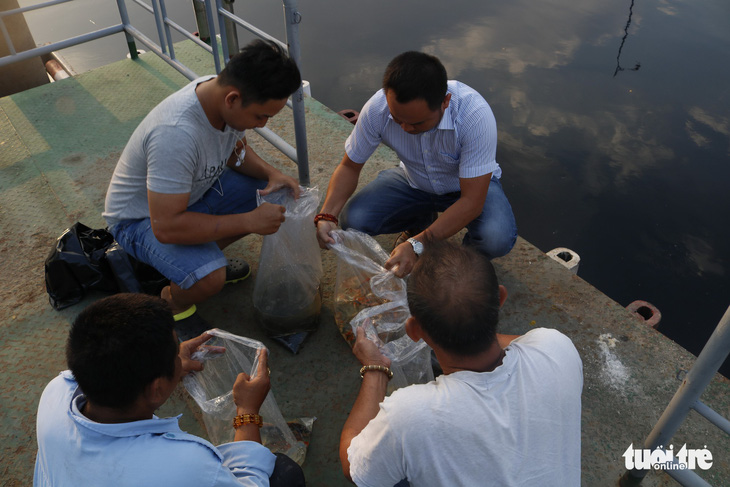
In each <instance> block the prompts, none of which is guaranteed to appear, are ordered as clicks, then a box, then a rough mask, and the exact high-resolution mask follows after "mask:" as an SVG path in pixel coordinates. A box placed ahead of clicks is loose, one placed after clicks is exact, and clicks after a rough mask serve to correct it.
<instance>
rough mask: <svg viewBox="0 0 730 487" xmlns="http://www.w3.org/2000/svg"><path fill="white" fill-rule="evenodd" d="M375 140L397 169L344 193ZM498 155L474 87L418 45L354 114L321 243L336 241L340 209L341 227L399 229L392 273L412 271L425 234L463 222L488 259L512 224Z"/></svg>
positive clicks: (510, 241)
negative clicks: (391, 156)
mask: <svg viewBox="0 0 730 487" xmlns="http://www.w3.org/2000/svg"><path fill="white" fill-rule="evenodd" d="M381 142H383V143H384V144H385V145H387V146H388V147H390V148H391V149H393V150H394V151H395V152H396V154H397V155H398V158H399V159H400V166H399V167H397V168H393V169H387V170H385V171H382V172H380V174H378V177H377V178H376V179H375V181H373V182H371V183H369V184H368V185H366V186H365V187H364V188H363V189H362V190H361V191H359V192H358V193H357V194H356V195H355V196H354V197H353V198H352V199H350V196H352V194H353V193H354V192H355V189H356V188H357V183H358V179H359V176H360V171H361V169H362V165H363V164H364V163H365V162H366V161H367V160H368V158H369V157H370V156H371V155H372V154H373V152H374V151H375V149H376V148H377V147H378V145H379V144H380V143H381ZM496 152H497V124H496V122H495V120H494V115H493V114H492V110H491V108H490V107H489V105H488V104H487V102H486V101H485V100H484V98H482V96H481V95H480V94H479V93H477V92H476V91H474V90H473V89H472V88H470V87H469V86H467V85H465V84H464V83H461V82H459V81H453V80H451V81H449V80H448V79H447V76H446V69H445V68H444V66H443V65H442V64H441V62H440V61H439V60H438V58H436V57H434V56H431V55H428V54H425V53H421V52H415V51H409V52H405V53H403V54H400V55H398V56H396V57H395V58H394V59H393V60H392V61H391V62H390V64H388V67H387V68H386V71H385V75H384V76H383V88H382V89H381V90H379V91H378V92H377V93H375V95H373V96H372V98H370V100H368V102H367V103H366V104H365V106H364V107H363V109H362V111H361V112H360V115H359V117H358V120H357V124H356V125H355V128H354V129H353V131H352V133H351V134H350V136H349V137H348V139H347V141H346V142H345V155H344V157H343V158H342V162H340V164H339V166H337V168H336V169H335V171H334V173H333V174H332V178H331V179H330V182H329V187H328V188H327V196H326V198H325V202H324V205H323V206H322V213H320V214H319V215H318V217H317V219H316V220H315V221H316V224H317V239H318V240H319V243H320V246H322V247H323V248H326V246H327V244H329V243H332V242H333V240H332V237H330V235H329V232H330V231H331V230H333V229H334V228H336V226H337V224H338V223H339V222H338V219H337V216H338V215H339V216H340V218H341V220H342V227H343V228H345V229H347V228H354V229H357V230H360V231H363V232H365V233H367V234H369V235H379V234H384V233H398V232H403V233H401V236H400V237H399V239H398V240H397V241H396V245H395V248H394V249H393V252H392V253H391V256H390V259H389V260H388V261H387V262H386V263H385V267H386V268H388V269H394V270H395V272H396V275H398V276H405V275H407V274H409V273H410V271H411V270H412V269H413V266H414V265H415V262H416V260H417V258H418V255H420V253H421V252H422V251H423V248H424V245H428V242H429V241H432V240H444V239H447V238H449V237H451V236H453V235H455V234H456V233H458V232H459V231H461V230H462V229H463V228H465V227H466V230H467V232H466V235H465V237H464V241H463V243H464V244H466V245H472V246H474V247H475V248H476V249H477V250H479V251H480V252H481V253H483V254H485V255H486V256H487V257H489V258H494V257H500V256H502V255H505V254H507V253H508V252H509V251H510V250H511V249H512V247H513V246H514V243H515V240H516V238H517V226H516V224H515V218H514V214H513V213H512V207H511V206H510V204H509V201H508V200H507V197H506V196H505V194H504V191H503V190H502V185H501V183H500V177H501V175H502V170H501V168H500V167H499V164H497V161H496ZM348 200H350V201H349V203H348ZM346 203H347V205H346ZM340 212H342V214H341V215H340Z"/></svg>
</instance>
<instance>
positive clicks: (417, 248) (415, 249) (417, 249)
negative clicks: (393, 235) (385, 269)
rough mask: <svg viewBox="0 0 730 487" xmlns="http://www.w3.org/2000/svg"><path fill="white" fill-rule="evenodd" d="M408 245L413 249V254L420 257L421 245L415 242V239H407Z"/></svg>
mask: <svg viewBox="0 0 730 487" xmlns="http://www.w3.org/2000/svg"><path fill="white" fill-rule="evenodd" d="M408 243H410V244H411V247H413V252H415V253H416V255H421V254H422V253H423V244H422V243H421V242H419V241H418V240H416V239H415V238H409V239H408Z"/></svg>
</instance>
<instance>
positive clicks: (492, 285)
mask: <svg viewBox="0 0 730 487" xmlns="http://www.w3.org/2000/svg"><path fill="white" fill-rule="evenodd" d="M506 296H507V292H506V290H505V288H504V287H503V286H500V285H498V283H497V277H496V274H495V272H494V268H493V267H492V265H491V263H490V262H489V261H488V260H487V259H486V258H485V257H484V256H482V255H481V254H479V253H477V252H476V251H474V250H473V249H470V248H468V247H460V246H456V245H453V244H451V243H440V244H433V245H430V246H429V248H427V250H426V252H425V253H424V254H423V256H421V258H420V259H419V261H418V263H417V264H416V266H415V268H414V270H413V272H412V274H411V275H410V278H409V280H408V305H409V308H410V310H411V313H412V316H411V317H410V318H409V319H408V321H407V322H406V332H407V333H408V335H409V336H410V337H411V338H412V339H413V340H419V339H421V338H423V339H424V340H425V341H426V343H428V344H429V345H430V346H431V347H432V348H433V350H434V352H435V355H436V358H437V359H438V361H439V364H440V365H441V367H442V368H443V371H444V374H443V375H441V376H439V377H437V378H436V380H435V381H433V382H430V383H428V384H418V385H412V386H408V387H405V388H402V389H399V390H396V391H395V392H393V393H392V394H391V396H390V397H387V398H386V397H385V391H386V386H387V383H388V378H389V375H390V374H389V373H390V370H389V368H388V367H389V366H390V360H389V359H388V358H387V357H385V356H384V355H383V354H382V353H381V352H380V350H379V349H378V347H377V345H375V343H373V342H372V341H370V340H368V339H367V338H365V334H364V333H362V332H361V331H362V330H358V334H357V342H356V344H355V347H354V350H353V351H354V353H355V355H356V356H357V358H358V359H359V360H360V362H361V363H362V365H363V368H362V369H361V375H362V377H363V379H362V385H361V387H360V392H359V395H358V397H357V399H356V401H355V405H354V406H353V409H352V412H351V413H350V416H349V417H348V419H347V421H346V423H345V425H344V427H343V430H342V436H341V439H340V460H341V462H342V467H343V471H344V473H345V476H347V477H348V478H349V479H351V480H352V481H353V482H354V483H355V484H356V485H358V486H372V487H384V486H388V487H390V486H393V485H399V486H400V485H409V484H410V485H411V486H444V485H449V486H459V485H461V486H468V487H471V486H477V485H478V486H480V487H483V486H495V487H508V486H520V487H525V486H528V487H529V486H536V487H550V486H555V487H569V486H578V485H580V478H581V470H580V455H581V449H580V444H581V391H582V387H583V366H582V362H581V359H580V357H579V355H578V352H577V351H576V349H575V347H574V346H573V344H572V342H571V341H570V339H569V338H568V337H566V336H565V335H563V334H562V333H560V332H558V331H557V330H552V329H546V328H537V329H533V330H531V331H529V332H528V333H526V334H525V335H522V336H515V335H501V334H498V333H496V330H497V321H498V315H499V308H500V306H501V304H502V303H503V302H504V300H505V299H506ZM401 482H403V483H402V484H400V483H401Z"/></svg>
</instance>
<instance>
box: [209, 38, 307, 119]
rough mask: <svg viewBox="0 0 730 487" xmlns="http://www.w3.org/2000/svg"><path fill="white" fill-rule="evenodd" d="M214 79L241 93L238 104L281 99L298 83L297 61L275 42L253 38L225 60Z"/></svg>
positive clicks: (299, 76)
mask: <svg viewBox="0 0 730 487" xmlns="http://www.w3.org/2000/svg"><path fill="white" fill-rule="evenodd" d="M217 79H218V83H219V84H221V85H223V86H233V87H234V88H236V89H237V90H238V91H239V92H240V93H241V104H242V105H243V106H244V107H245V106H248V105H250V104H251V103H265V102H267V101H269V100H283V99H284V98H289V96H290V95H291V94H292V93H294V92H295V91H297V89H298V88H299V87H300V86H301V84H302V77H301V75H300V74H299V68H298V67H297V63H296V62H295V61H294V60H293V59H292V58H291V57H289V54H288V53H287V52H286V51H285V50H284V49H283V48H282V47H281V46H279V45H278V44H277V43H275V42H273V41H268V40H267V41H265V40H262V39H257V40H255V41H253V42H251V43H249V44H248V45H246V46H245V47H244V48H243V49H241V52H239V53H238V54H236V55H235V56H233V57H232V58H231V60H230V61H228V64H227V65H226V67H225V68H223V70H222V71H221V72H220V73H219V74H218V78H217Z"/></svg>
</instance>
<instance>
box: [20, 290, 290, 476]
mask: <svg viewBox="0 0 730 487" xmlns="http://www.w3.org/2000/svg"><path fill="white" fill-rule="evenodd" d="M209 338H210V335H206V334H203V335H201V336H199V337H197V338H194V339H192V340H189V341H186V342H183V343H182V344H178V340H177V336H176V334H175V331H174V321H173V317H172V313H171V312H170V309H169V307H168V305H167V304H166V303H165V301H163V300H162V299H160V298H155V297H152V296H148V295H145V294H117V295H114V296H110V297H108V298H105V299H102V300H100V301H97V302H95V303H94V304H92V305H91V306H89V307H88V308H86V309H85V310H84V311H82V312H81V313H80V314H79V316H78V317H77V318H76V320H75V321H74V323H73V325H72V327H71V331H70V334H69V338H68V342H67V345H66V359H67V361H68V366H69V368H70V369H71V370H67V371H65V372H62V373H61V374H60V375H59V376H58V377H56V378H55V379H53V380H52V381H51V382H50V383H49V384H48V386H47V387H46V389H45V391H44V392H43V395H42V396H41V400H40V404H39V405H38V418H37V423H36V430H37V435H38V455H37V457H36V465H35V473H34V478H33V484H34V485H35V486H52V485H53V486H55V485H62V486H66V485H68V486H71V485H84V486H104V487H113V486H129V487H140V486H145V485H148V486H162V485H175V486H190V487H202V486H238V487H240V486H241V485H245V486H268V485H285V486H303V485H304V476H303V474H302V472H301V468H299V466H298V465H296V463H294V461H293V460H291V459H289V458H288V457H286V456H283V455H281V456H279V455H277V456H275V455H274V454H272V453H271V452H270V451H269V450H268V449H267V448H265V447H264V446H263V445H261V435H260V433H259V427H260V425H261V417H260V416H258V412H259V408H260V407H261V404H262V403H263V401H264V399H265V398H266V394H267V393H268V391H269V375H268V372H267V370H268V369H267V366H266V365H267V355H266V351H265V350H262V351H261V352H260V355H259V367H258V370H257V372H256V374H255V376H253V377H249V376H248V374H245V373H242V374H240V375H239V376H238V378H237V380H236V382H235V384H234V386H233V400H234V402H235V404H236V409H237V412H236V414H238V415H239V416H237V417H236V420H238V421H237V422H236V424H237V426H236V433H235V437H234V441H233V442H231V443H226V444H223V445H219V446H218V447H214V446H213V445H212V444H210V443H209V442H207V441H205V440H204V439H202V438H198V437H196V436H193V435H190V434H187V433H185V432H184V431H182V430H181V429H180V426H179V425H178V419H179V416H178V417H173V418H158V417H157V416H155V415H154V412H155V410H157V409H158V408H159V407H161V406H162V405H163V404H164V403H165V402H166V401H167V399H168V398H169V397H170V395H171V394H172V392H173V391H174V390H175V387H176V386H177V384H178V383H179V382H180V379H181V377H182V376H183V375H185V374H186V373H188V372H190V371H194V370H202V367H203V366H202V364H201V363H200V362H197V361H193V360H191V359H190V356H191V354H192V353H193V352H194V351H195V350H196V349H197V348H198V347H199V346H201V345H202V344H203V343H204V342H205V341H207V340H208V339H209ZM231 419H233V418H231ZM283 472H286V475H285V476H286V478H283V479H282V478H280V477H281V475H282V473H283ZM270 477H271V480H272V481H271V483H270Z"/></svg>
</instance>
